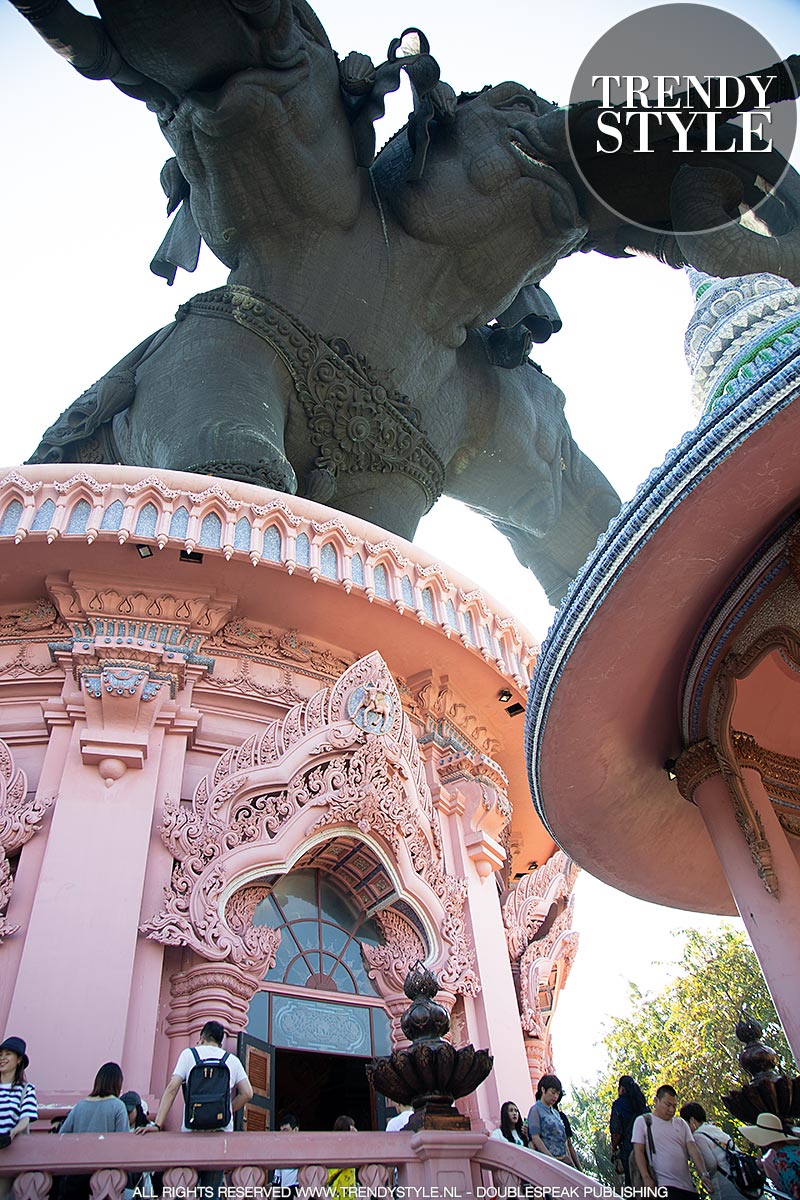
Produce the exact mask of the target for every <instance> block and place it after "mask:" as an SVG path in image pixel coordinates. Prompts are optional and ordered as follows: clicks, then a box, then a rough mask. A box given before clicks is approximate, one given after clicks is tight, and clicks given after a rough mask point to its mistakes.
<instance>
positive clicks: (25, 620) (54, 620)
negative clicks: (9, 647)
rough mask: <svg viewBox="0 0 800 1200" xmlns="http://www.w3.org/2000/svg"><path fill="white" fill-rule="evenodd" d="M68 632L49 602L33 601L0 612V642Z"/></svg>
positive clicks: (52, 635)
mask: <svg viewBox="0 0 800 1200" xmlns="http://www.w3.org/2000/svg"><path fill="white" fill-rule="evenodd" d="M68 632H69V629H68V626H67V625H66V624H65V623H64V621H62V620H61V617H60V616H59V614H58V610H57V609H56V607H55V605H53V604H51V603H50V601H49V600H45V599H42V600H35V601H33V602H32V603H31V604H25V605H17V606H16V607H15V608H13V609H9V608H5V609H3V610H2V611H0V641H4V642H5V641H14V642H18V641H20V640H21V639H22V638H25V639H26V640H28V639H30V638H37V639H39V638H44V637H55V636H58V635H61V634H65V633H68Z"/></svg>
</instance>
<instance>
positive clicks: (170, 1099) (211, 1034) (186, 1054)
mask: <svg viewBox="0 0 800 1200" xmlns="http://www.w3.org/2000/svg"><path fill="white" fill-rule="evenodd" d="M224 1040H225V1030H224V1028H223V1027H222V1025H221V1024H220V1023H219V1021H206V1023H205V1025H204V1026H203V1028H202V1029H201V1031H200V1041H199V1043H198V1045H197V1046H195V1047H194V1050H195V1052H196V1053H197V1054H198V1055H199V1057H200V1058H201V1059H213V1060H214V1061H216V1062H219V1061H220V1059H221V1058H222V1056H223V1054H225V1050H224V1049H223V1046H222V1043H223V1041H224ZM195 1065H196V1060H195V1057H194V1053H193V1052H192V1050H191V1049H189V1048H187V1049H186V1050H182V1051H181V1054H180V1056H179V1058H178V1061H177V1063H176V1064H175V1069H174V1071H173V1072H172V1078H171V1079H170V1081H169V1083H168V1084H167V1086H166V1088H165V1089H164V1095H163V1096H162V1097H161V1103H160V1104H159V1106H158V1112H157V1113H156V1118H155V1120H154V1121H151V1122H150V1123H149V1125H146V1126H145V1127H144V1128H143V1129H137V1130H136V1132H137V1133H152V1132H154V1131H156V1132H160V1131H161V1130H162V1129H163V1128H164V1124H165V1122H166V1120H167V1117H168V1115H169V1110H170V1109H171V1108H172V1105H173V1104H174V1103H175V1097H176V1096H177V1094H178V1092H179V1091H180V1090H181V1088H182V1087H183V1085H184V1084H185V1083H186V1080H187V1079H188V1078H189V1073H190V1071H191V1070H192V1068H193V1067H194V1066H195ZM225 1066H226V1067H227V1068H228V1072H229V1074H230V1077H231V1117H230V1120H229V1121H228V1123H227V1125H226V1126H225V1128H224V1130H223V1131H222V1132H227V1133H230V1132H231V1131H232V1130H233V1115H234V1113H237V1112H238V1111H239V1109H240V1108H244V1106H245V1104H247V1102H248V1100H251V1099H252V1096H253V1088H252V1086H251V1083H250V1080H249V1079H248V1078H247V1072H246V1071H245V1069H244V1067H243V1066H242V1064H241V1063H240V1062H239V1059H238V1058H237V1057H236V1055H235V1054H228V1055H227V1057H226V1059H225ZM185 1117H186V1114H185V1112H184V1120H183V1122H182V1124H181V1132H183V1133H187V1132H190V1131H189V1130H188V1129H187V1126H186V1119H185ZM197 1182H198V1184H200V1185H202V1186H205V1187H213V1188H215V1189H219V1188H220V1187H221V1185H222V1184H223V1182H224V1172H222V1171H201V1172H200V1173H199V1175H198V1180H197Z"/></svg>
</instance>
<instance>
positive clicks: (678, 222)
mask: <svg viewBox="0 0 800 1200" xmlns="http://www.w3.org/2000/svg"><path fill="white" fill-rule="evenodd" d="M776 166H778V167H781V168H782V172H781V171H776V169H775V168H776ZM770 167H771V168H772V169H771V170H769V175H770V176H772V178H773V179H775V178H776V177H780V174H781V173H782V175H783V177H782V178H780V183H778V184H777V186H774V185H773V184H772V183H770V181H769V180H768V179H766V178H764V177H761V176H759V177H755V178H754V179H753V180H752V182H750V183H749V186H748V185H747V184H746V183H745V182H744V181H743V180H742V178H741V177H740V176H739V175H738V174H736V173H734V172H733V171H731V170H726V169H725V168H724V167H699V168H698V167H682V168H681V170H680V171H678V173H677V174H676V176H675V179H674V181H673V184H672V188H671V192H670V208H671V214H672V226H673V229H674V230H675V235H674V236H675V241H676V242H677V245H678V247H679V249H680V251H681V254H682V255H683V257H684V259H685V260H686V262H688V263H690V264H691V265H692V266H693V267H696V268H697V269H698V270H700V271H704V272H705V273H706V274H708V275H716V276H719V277H721V278H726V277H728V276H731V275H755V274H760V273H762V272H764V273H768V274H771V275H780V276H782V277H783V278H784V279H788V280H790V282H791V283H793V284H795V286H797V287H800V176H798V174H797V172H796V171H795V170H794V169H793V168H792V167H790V166H788V165H787V164H786V163H785V160H784V159H783V158H782V157H781V156H780V155H776V156H775V158H774V159H773V161H772V162H771V163H770ZM759 198H760V200H761V203H758V200H759ZM754 210H755V211H754Z"/></svg>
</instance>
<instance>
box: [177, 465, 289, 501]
mask: <svg viewBox="0 0 800 1200" xmlns="http://www.w3.org/2000/svg"><path fill="white" fill-rule="evenodd" d="M184 469H185V470H187V471H189V472H191V473H193V474H196V475H217V476H221V477H222V478H223V479H237V480H239V481H240V482H241V483H254V484H256V485H257V486H258V487H266V488H271V489H272V490H273V491H276V492H289V494H290V495H294V494H295V493H296V491H297V477H296V475H295V473H294V471H293V470H292V466H291V464H290V463H289V462H287V460H286V459H281V460H275V459H273V460H268V459H265V458H262V459H260V460H259V461H258V462H254V463H249V462H234V461H230V460H223V459H212V460H211V461H209V462H203V463H194V464H193V465H192V466H190V467H186V468H184Z"/></svg>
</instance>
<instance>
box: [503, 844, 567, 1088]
mask: <svg viewBox="0 0 800 1200" xmlns="http://www.w3.org/2000/svg"><path fill="white" fill-rule="evenodd" d="M577 877H578V867H577V866H576V865H575V863H574V862H572V860H571V859H570V858H568V857H567V855H566V854H565V853H564V852H563V850H557V851H556V853H555V854H553V855H551V857H550V858H549V859H548V860H547V862H546V863H544V864H543V866H541V867H539V868H537V870H535V871H532V872H531V873H530V874H529V875H525V876H524V877H523V878H522V879H520V880H519V881H518V883H517V884H515V886H514V887H513V888H511V889H510V890H509V891H508V892H507V893H506V895H505V897H504V900H503V904H502V912H503V924H504V926H505V934H506V944H507V946H508V954H509V958H510V960H511V968H512V974H513V975H514V977H515V980H516V983H517V998H518V1003H519V1012H520V1024H521V1026H522V1031H523V1035H524V1039H525V1052H526V1055H527V1059H528V1067H529V1071H530V1075H531V1080H532V1081H533V1082H534V1083H536V1082H537V1081H538V1079H539V1077H540V1076H541V1075H542V1074H543V1073H544V1072H545V1071H547V1070H550V1069H552V1062H553V1050H552V1042H551V1037H550V1023H551V1020H552V1017H553V1013H554V1011H555V1005H556V1001H557V998H558V993H559V992H560V990H561V988H562V987H563V986H564V984H565V983H566V980H567V977H568V975H569V972H570V970H571V968H572V964H573V962H574V960H575V954H576V953H577V948H578V934H577V933H576V932H575V931H574V930H573V928H572V923H573V915H574V913H573V905H574V897H573V895H572V889H573V887H574V884H575V880H576V879H577Z"/></svg>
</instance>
